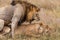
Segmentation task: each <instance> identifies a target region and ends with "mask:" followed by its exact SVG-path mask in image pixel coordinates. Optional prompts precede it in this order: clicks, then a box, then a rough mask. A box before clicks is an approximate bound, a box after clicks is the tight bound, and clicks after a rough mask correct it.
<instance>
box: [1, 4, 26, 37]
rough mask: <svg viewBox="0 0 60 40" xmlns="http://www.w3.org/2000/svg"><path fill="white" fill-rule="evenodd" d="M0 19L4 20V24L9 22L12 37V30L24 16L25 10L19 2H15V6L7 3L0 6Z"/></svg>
mask: <svg viewBox="0 0 60 40" xmlns="http://www.w3.org/2000/svg"><path fill="white" fill-rule="evenodd" d="M0 10H1V11H0V19H2V20H4V22H5V24H7V25H8V24H9V23H11V29H12V31H11V33H12V37H14V30H15V28H16V26H17V24H18V22H19V21H22V19H23V17H24V15H25V14H24V13H25V10H24V8H23V6H22V5H21V4H16V5H15V6H12V5H8V6H4V7H2V8H0Z"/></svg>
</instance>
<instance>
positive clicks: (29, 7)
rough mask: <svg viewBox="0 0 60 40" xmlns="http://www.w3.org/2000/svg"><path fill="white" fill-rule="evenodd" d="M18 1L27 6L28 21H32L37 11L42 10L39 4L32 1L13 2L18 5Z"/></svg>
mask: <svg viewBox="0 0 60 40" xmlns="http://www.w3.org/2000/svg"><path fill="white" fill-rule="evenodd" d="M17 3H20V4H22V5H23V6H24V7H25V10H26V12H25V13H26V21H28V22H31V21H32V19H33V18H34V15H35V14H36V12H38V11H39V10H40V9H39V8H38V7H37V6H35V5H33V4H31V3H28V2H26V1H16V0H15V1H13V2H12V3H11V4H12V5H16V4H17Z"/></svg>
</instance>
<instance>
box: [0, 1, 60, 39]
mask: <svg viewBox="0 0 60 40" xmlns="http://www.w3.org/2000/svg"><path fill="white" fill-rule="evenodd" d="M27 1H28V2H30V3H33V4H35V5H36V6H38V7H40V8H41V9H42V8H43V9H44V10H43V11H41V13H40V20H41V21H42V22H43V23H45V24H48V25H49V26H50V27H51V28H53V30H54V31H53V32H52V33H51V34H50V35H47V34H45V35H41V36H40V37H38V38H37V37H30V36H24V35H16V37H15V40H60V0H27ZM0 40H13V39H11V38H10V37H9V36H8V35H6V37H3V38H0Z"/></svg>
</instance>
